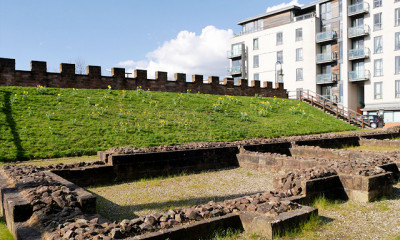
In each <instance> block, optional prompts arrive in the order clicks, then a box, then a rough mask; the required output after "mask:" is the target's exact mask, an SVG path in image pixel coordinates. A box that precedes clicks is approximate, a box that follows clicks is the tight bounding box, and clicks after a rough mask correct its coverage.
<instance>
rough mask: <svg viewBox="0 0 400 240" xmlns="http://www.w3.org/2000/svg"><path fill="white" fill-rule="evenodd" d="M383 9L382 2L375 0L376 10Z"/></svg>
mask: <svg viewBox="0 0 400 240" xmlns="http://www.w3.org/2000/svg"><path fill="white" fill-rule="evenodd" d="M378 7H382V0H374V8H378Z"/></svg>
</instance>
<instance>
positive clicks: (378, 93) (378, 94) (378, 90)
mask: <svg viewBox="0 0 400 240" xmlns="http://www.w3.org/2000/svg"><path fill="white" fill-rule="evenodd" d="M374 99H382V82H376V83H375V84H374Z"/></svg>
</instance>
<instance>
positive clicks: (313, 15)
mask: <svg viewBox="0 0 400 240" xmlns="http://www.w3.org/2000/svg"><path fill="white" fill-rule="evenodd" d="M313 17H315V13H307V14H304V15H301V16H297V17H295V18H294V20H295V21H296V22H298V21H302V20H306V19H310V18H313Z"/></svg>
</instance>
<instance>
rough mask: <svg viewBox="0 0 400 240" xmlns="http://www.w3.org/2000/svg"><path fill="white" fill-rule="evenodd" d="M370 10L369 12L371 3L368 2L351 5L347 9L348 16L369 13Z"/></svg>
mask: <svg viewBox="0 0 400 240" xmlns="http://www.w3.org/2000/svg"><path fill="white" fill-rule="evenodd" d="M368 12H369V4H368V3H366V2H361V3H357V4H354V5H350V6H349V8H348V10H347V13H348V16H354V15H357V14H362V13H368Z"/></svg>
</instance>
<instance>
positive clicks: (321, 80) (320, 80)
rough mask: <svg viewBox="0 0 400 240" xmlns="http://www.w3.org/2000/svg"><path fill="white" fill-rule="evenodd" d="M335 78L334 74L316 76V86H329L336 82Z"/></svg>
mask: <svg viewBox="0 0 400 240" xmlns="http://www.w3.org/2000/svg"><path fill="white" fill-rule="evenodd" d="M337 76H338V75H337V74H336V73H328V74H318V75H317V84H330V83H334V82H337Z"/></svg>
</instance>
